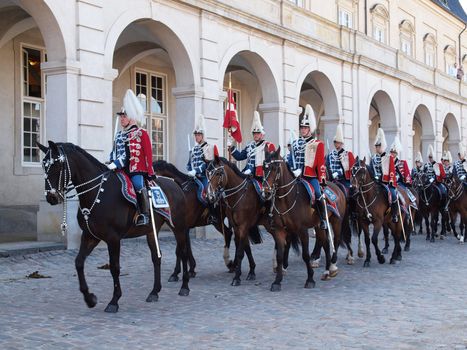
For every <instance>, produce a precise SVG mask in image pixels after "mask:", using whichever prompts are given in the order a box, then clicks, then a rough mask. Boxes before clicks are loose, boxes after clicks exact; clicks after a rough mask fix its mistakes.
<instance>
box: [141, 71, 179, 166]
mask: <svg viewBox="0 0 467 350" xmlns="http://www.w3.org/2000/svg"><path fill="white" fill-rule="evenodd" d="M138 73H139V74H146V76H147V79H146V89H147V92H149V91H150V90H151V89H152V82H151V77H152V76H154V77H156V78H162V85H163V89H162V96H163V99H164V100H163V101H162V102H163V106H162V111H163V113H153V112H152V111H151V108H150V107H151V98H150V97H151V96H152V94H151V93H149V94H147V93H146V111H145V112H144V115H145V117H146V130H147V132H148V134H149V137H150V140H151V147H153V149H154V144H153V139H152V132H153V130H152V120H153V119H154V118H155V119H161V120H162V123H163V127H164V132H163V142H162V145H163V146H164V151H163V154H162V155H159V156H160V157H162V158H155V157H157V156H156V155H155V154H154V152H153V157H152V158H153V161H156V160H158V159H163V160H167V161H170V160H169V155H170V134H169V127H170V125H169V103H168V91H167V90H168V85H167V84H168V75H167V74H165V73H162V72H160V71H155V70H151V69H146V68H142V67H138V66H137V67H135V68H134V70H133V74H132V78H133V84H132V85H133V91H134V92H135V95H136V85H137V84H136V75H137V74H138ZM148 96H149V98H148Z"/></svg>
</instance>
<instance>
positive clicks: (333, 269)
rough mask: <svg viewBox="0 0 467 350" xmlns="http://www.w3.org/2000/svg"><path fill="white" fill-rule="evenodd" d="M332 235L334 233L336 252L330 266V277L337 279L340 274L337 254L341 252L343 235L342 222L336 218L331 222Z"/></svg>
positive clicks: (332, 256) (333, 253)
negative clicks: (340, 246)
mask: <svg viewBox="0 0 467 350" xmlns="http://www.w3.org/2000/svg"><path fill="white" fill-rule="evenodd" d="M331 226H332V233H333V244H334V252H332V255H331V265H330V266H329V277H331V278H332V277H336V276H337V274H338V273H339V268H338V267H337V252H338V251H339V245H340V238H341V237H340V235H341V234H342V224H341V221H340V220H339V219H338V218H336V217H334V218H333V219H332V220H331Z"/></svg>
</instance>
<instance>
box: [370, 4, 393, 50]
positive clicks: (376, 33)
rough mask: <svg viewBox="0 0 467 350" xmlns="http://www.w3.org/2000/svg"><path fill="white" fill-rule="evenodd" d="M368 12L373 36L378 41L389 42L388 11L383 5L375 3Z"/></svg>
mask: <svg viewBox="0 0 467 350" xmlns="http://www.w3.org/2000/svg"><path fill="white" fill-rule="evenodd" d="M370 14H371V25H372V28H373V38H374V39H375V40H377V41H379V42H380V43H383V44H387V43H388V42H389V40H388V39H389V37H388V33H389V32H388V30H389V28H388V26H389V12H388V11H387V10H386V8H385V7H384V6H383V5H381V4H376V5H375V6H373V7H372V8H371V9H370Z"/></svg>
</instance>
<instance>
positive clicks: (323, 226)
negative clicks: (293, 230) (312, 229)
mask: <svg viewBox="0 0 467 350" xmlns="http://www.w3.org/2000/svg"><path fill="white" fill-rule="evenodd" d="M324 201H325V199H324V195H323V196H321V197H319V198H318V200H317V201H316V203H315V206H316V209H318V214H319V219H320V220H321V223H320V224H319V228H320V229H322V230H327V228H328V225H327V222H326V209H325V208H324V206H325V204H324Z"/></svg>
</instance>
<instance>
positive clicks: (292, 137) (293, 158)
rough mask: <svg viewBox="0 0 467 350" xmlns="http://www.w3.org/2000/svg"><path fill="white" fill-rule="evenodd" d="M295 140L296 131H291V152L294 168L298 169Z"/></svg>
mask: <svg viewBox="0 0 467 350" xmlns="http://www.w3.org/2000/svg"><path fill="white" fill-rule="evenodd" d="M294 141H295V133H294V131H293V130H292V131H290V154H291V156H292V167H293V168H294V169H296V168H297V167H296V164H295V152H294V149H293V144H294Z"/></svg>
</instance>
